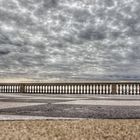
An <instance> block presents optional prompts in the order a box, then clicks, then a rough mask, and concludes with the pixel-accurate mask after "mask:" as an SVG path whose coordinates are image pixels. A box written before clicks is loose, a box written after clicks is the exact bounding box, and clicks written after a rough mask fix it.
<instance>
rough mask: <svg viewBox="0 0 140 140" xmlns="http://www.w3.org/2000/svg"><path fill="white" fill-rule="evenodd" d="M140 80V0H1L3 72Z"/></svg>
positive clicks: (57, 77)
mask: <svg viewBox="0 0 140 140" xmlns="http://www.w3.org/2000/svg"><path fill="white" fill-rule="evenodd" d="M3 76H6V77H24V78H25V77H28V78H37V79H45V80H139V79H140V1H139V0H0V77H3Z"/></svg>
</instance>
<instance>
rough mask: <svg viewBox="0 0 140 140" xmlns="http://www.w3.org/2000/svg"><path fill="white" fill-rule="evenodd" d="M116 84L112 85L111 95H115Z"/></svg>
mask: <svg viewBox="0 0 140 140" xmlns="http://www.w3.org/2000/svg"><path fill="white" fill-rule="evenodd" d="M116 89H117V88H116V84H112V92H111V94H116Z"/></svg>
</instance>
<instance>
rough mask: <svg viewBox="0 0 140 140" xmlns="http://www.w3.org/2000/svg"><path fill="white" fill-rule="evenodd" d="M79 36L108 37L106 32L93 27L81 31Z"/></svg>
mask: <svg viewBox="0 0 140 140" xmlns="http://www.w3.org/2000/svg"><path fill="white" fill-rule="evenodd" d="M79 37H80V38H82V39H86V40H103V39H105V38H106V34H105V33H104V32H102V31H98V30H97V31H96V30H94V29H93V28H87V29H85V30H83V31H81V32H80V33H79Z"/></svg>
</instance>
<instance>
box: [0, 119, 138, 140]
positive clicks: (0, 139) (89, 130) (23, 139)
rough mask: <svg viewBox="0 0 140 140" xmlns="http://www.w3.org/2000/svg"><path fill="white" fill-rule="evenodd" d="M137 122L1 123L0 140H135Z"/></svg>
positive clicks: (67, 121) (66, 121)
mask: <svg viewBox="0 0 140 140" xmlns="http://www.w3.org/2000/svg"><path fill="white" fill-rule="evenodd" d="M139 138H140V120H73V121H72V120H71V121H70V120H53V121H51V120H50V121H49V120H40V121H39V120H38V121H0V140H94V139H95V140H104V139H105V140H138V139H139Z"/></svg>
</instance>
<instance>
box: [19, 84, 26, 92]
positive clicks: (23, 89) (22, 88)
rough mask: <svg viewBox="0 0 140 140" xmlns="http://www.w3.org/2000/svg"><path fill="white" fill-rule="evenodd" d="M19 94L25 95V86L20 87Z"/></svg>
mask: <svg viewBox="0 0 140 140" xmlns="http://www.w3.org/2000/svg"><path fill="white" fill-rule="evenodd" d="M20 93H25V85H23V84H21V85H20Z"/></svg>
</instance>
